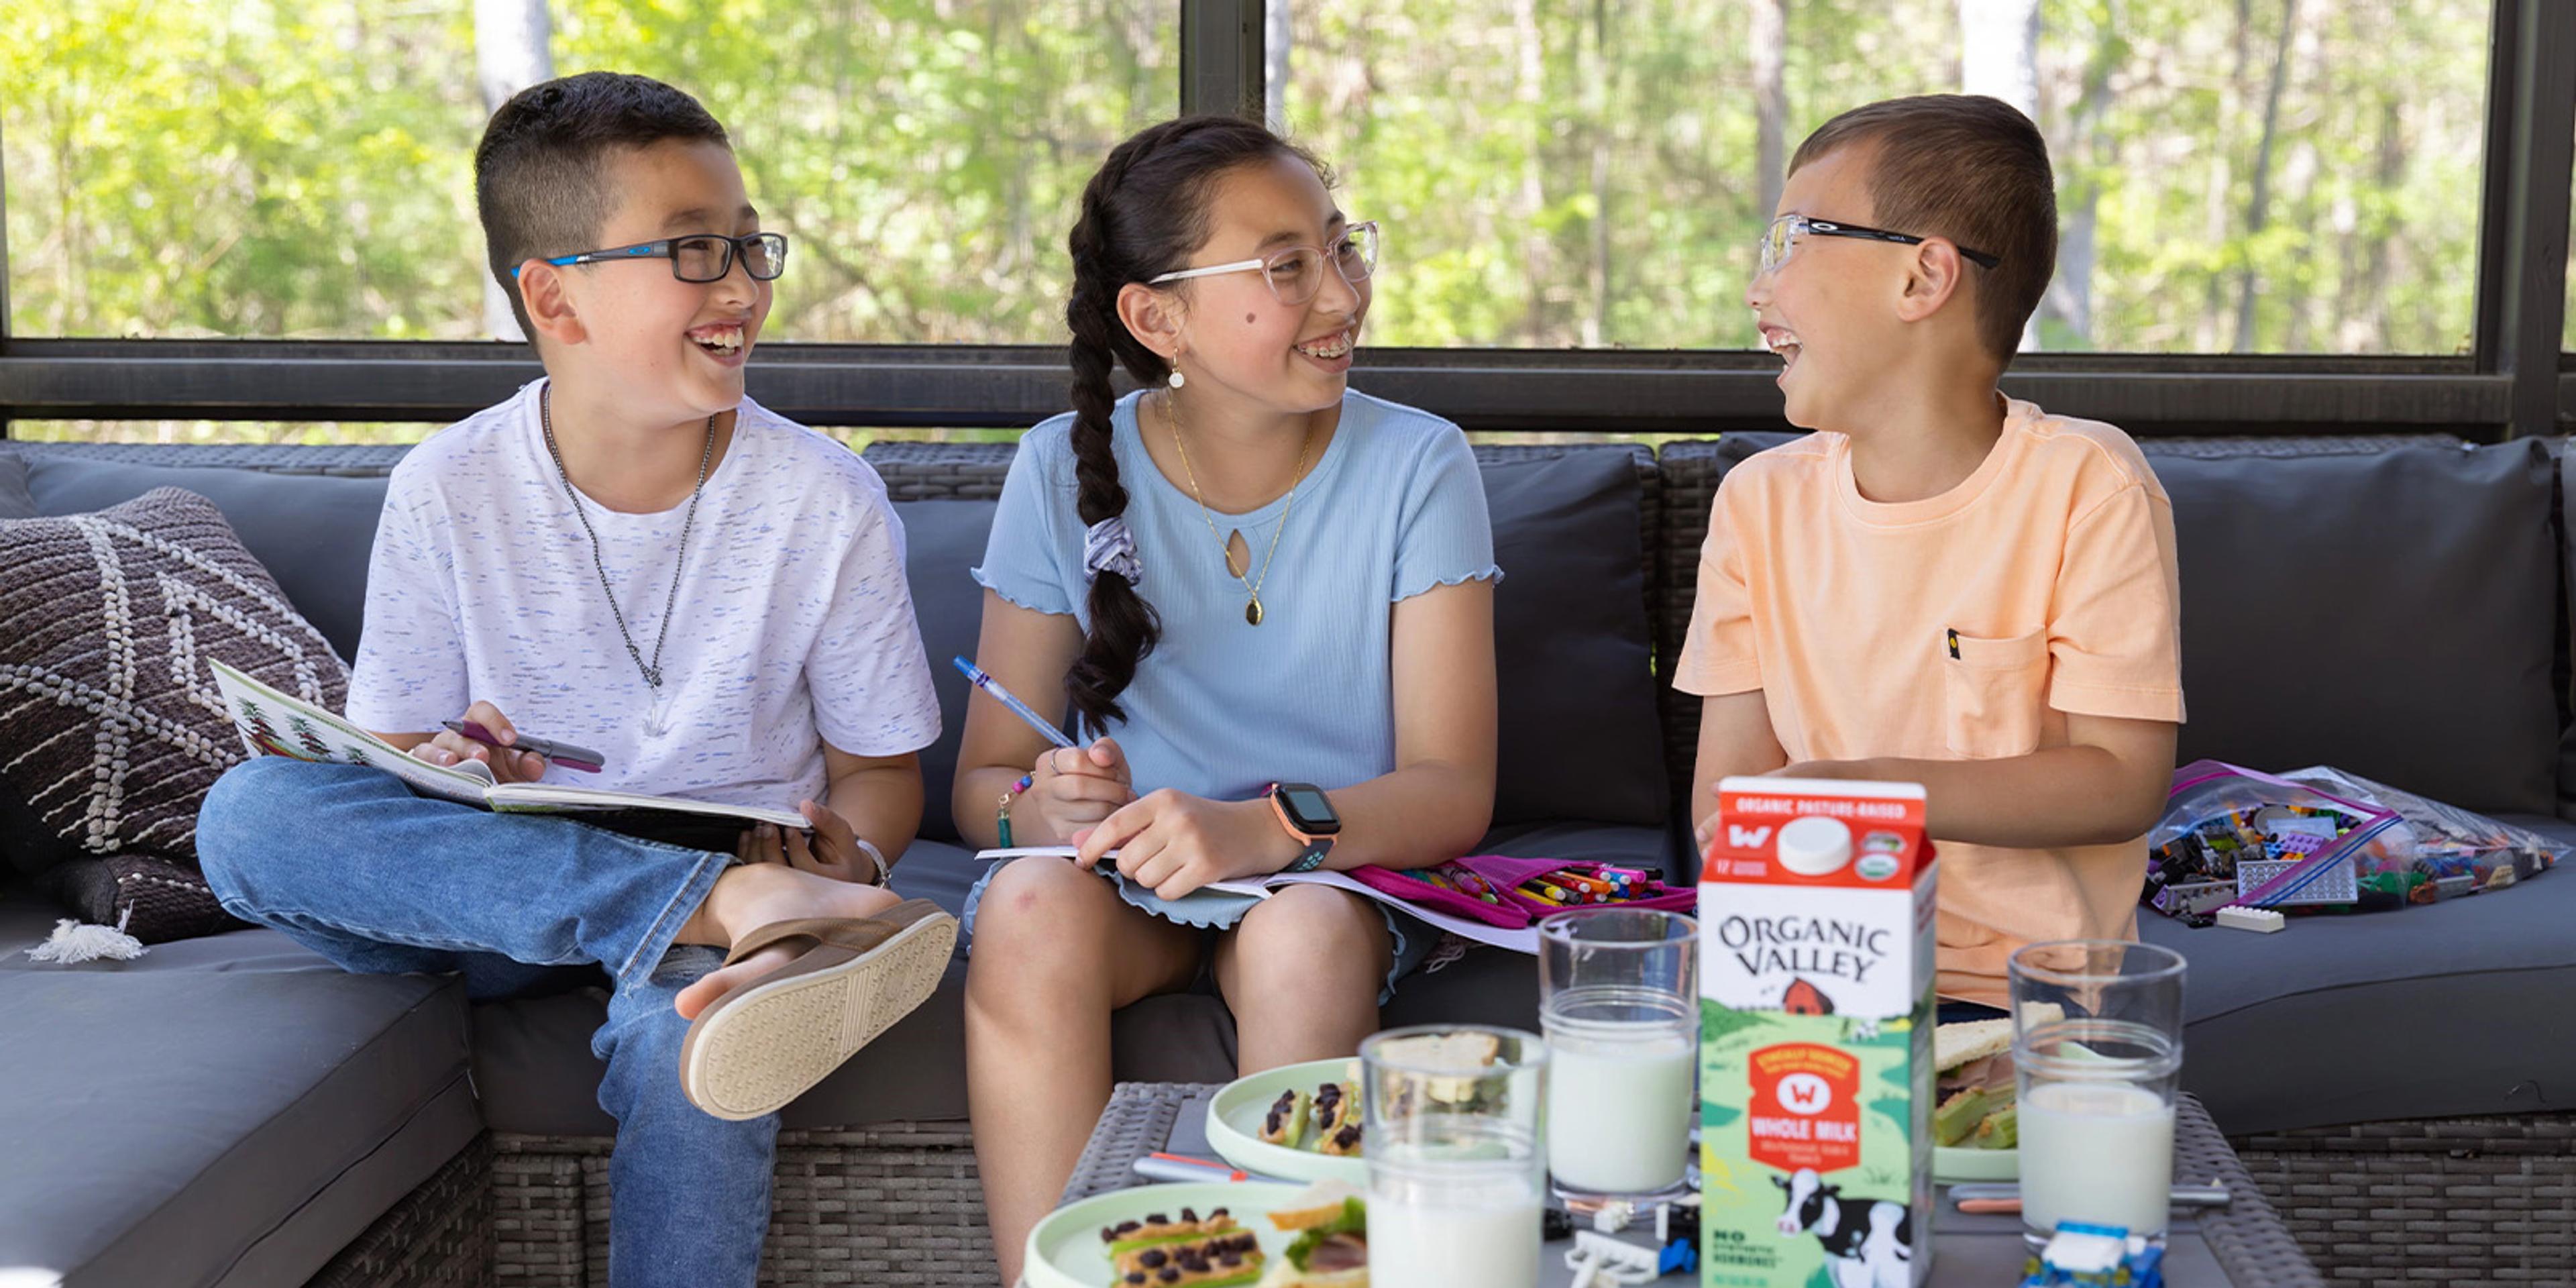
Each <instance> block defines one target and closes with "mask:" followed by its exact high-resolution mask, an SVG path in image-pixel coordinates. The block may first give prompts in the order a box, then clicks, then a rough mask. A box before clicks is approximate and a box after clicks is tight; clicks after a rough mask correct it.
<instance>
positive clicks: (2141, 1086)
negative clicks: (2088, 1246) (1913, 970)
mask: <svg viewBox="0 0 2576 1288" xmlns="http://www.w3.org/2000/svg"><path fill="white" fill-rule="evenodd" d="M2008 974H2009V976H2010V979H2011V987H2012V1000H2013V1010H2014V1032H2013V1064H2014V1085H2015V1089H2016V1093H2017V1101H2018V1106H2019V1108H2018V1113H2019V1117H2020V1128H2021V1146H2020V1152H2021V1214H2022V1232H2023V1234H2024V1236H2025V1237H2027V1238H2029V1239H2030V1240H2031V1241H2032V1242H2033V1243H2034V1244H2038V1243H2043V1242H2045V1241H2046V1240H2047V1238H2048V1236H2049V1235H2051V1234H2053V1233H2055V1232H2056V1230H2057V1227H2058V1225H2059V1224H2060V1223H2061V1222H2067V1221H2074V1222H2079V1223H2082V1224H2086V1225H2106V1226H2116V1227H2119V1228H2121V1229H2125V1230H2127V1231H2129V1232H2130V1233H2131V1234H2139V1235H2156V1234H2161V1233H2163V1232H2164V1229H2165V1226H2166V1214H2167V1212H2168V1210H2169V1208H2170V1207H2171V1199H2172V1190H2173V1136H2174V1094H2175V1089H2176V1084H2177V1083H2178V1082H2179V1081H2180V1080H2181V1074H2182V981H2183V959H2182V957H2181V955H2180V954H2177V953H2174V952H2172V951H2169V950H2167V949H2163V948H2158V947H2155V946H2154V945H2151V944H2136V943H2122V942H2119V941H2116V940H2070V941H2063V942H2057V943H2044V944H2032V945H2029V946H2028V947H2025V948H2023V949H2022V950H2020V951H2019V952H2016V953H2014V954H2013V956H2012V961H2011V964H2010V966H2009V967H2008Z"/></svg>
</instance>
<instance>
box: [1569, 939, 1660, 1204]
mask: <svg viewBox="0 0 2576 1288" xmlns="http://www.w3.org/2000/svg"><path fill="white" fill-rule="evenodd" d="M1538 937H1539V1022H1540V1026H1541V1027H1542V1028H1544V1029H1545V1030H1546V1032H1547V1052H1548V1075H1547V1121H1548V1132H1547V1167H1548V1172H1549V1174H1550V1175H1551V1176H1552V1177H1553V1179H1554V1181H1555V1184H1556V1188H1557V1192H1558V1193H1560V1194H1563V1195H1566V1196H1567V1197H1569V1198H1623V1199H1630V1200H1644V1199H1650V1198H1655V1197H1661V1196H1668V1195H1674V1194H1679V1193H1680V1192H1681V1191H1682V1190H1683V1189H1684V1180H1685V1173H1686V1172H1687V1170H1688V1167H1689V1161H1690V1127H1691V1119H1692V1117H1693V1116H1694V1115H1695V1113H1696V1111H1697V1110H1698V1108H1699V1095H1698V1091H1697V1088H1696V1087H1695V1085H1694V1079H1695V1077H1696V1075H1697V1074H1698V1072H1699V976H1698V970H1699V924H1698V923H1697V922H1695V921H1693V920H1691V919H1690V918H1689V917H1686V916H1683V915H1681V914H1679V913H1672V912H1657V911H1652V910H1647V909H1625V908H1612V909H1602V910H1600V911H1594V912H1580V913H1569V914H1565V915H1562V916H1556V917H1551V918H1549V919H1548V920H1546V921H1543V922H1540V923H1539V932H1538Z"/></svg>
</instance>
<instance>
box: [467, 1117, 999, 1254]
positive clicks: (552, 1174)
mask: <svg viewBox="0 0 2576 1288" xmlns="http://www.w3.org/2000/svg"><path fill="white" fill-rule="evenodd" d="M494 1143H495V1147H496V1155H495V1157H494V1159H493V1163H492V1177H493V1180H492V1191H493V1211H492V1228H493V1234H494V1244H495V1257H494V1269H495V1272H496V1274H495V1279H494V1282H495V1283H496V1284H498V1285H501V1288H606V1285H607V1283H608V1212H609V1193H608V1148H609V1141H608V1140H607V1138H605V1137H598V1136H518V1135H500V1136H495V1137H494ZM775 1185H776V1188H775V1189H774V1190H773V1191H772V1194H771V1197H770V1220H769V1241H768V1245H767V1247H766V1248H765V1249H764V1250H763V1252H762V1253H761V1258H760V1282H761V1283H763V1284H776V1285H805V1284H884V1285H912V1284H926V1285H938V1286H940V1288H950V1286H954V1288H991V1285H992V1284H993V1282H994V1275H995V1271H994V1262H993V1244H992V1239H991V1237H990V1236H989V1235H988V1234H987V1233H986V1231H985V1228H984V1192H983V1188H982V1184H981V1182H979V1181H978V1180H977V1179H976V1175H975V1150H974V1141H973V1138H972V1137H971V1136H970V1135H969V1134H968V1132H967V1128H966V1124H965V1123H963V1122H932V1123H883V1124H879V1125H878V1126H875V1127H872V1128H868V1129H866V1130H860V1131H785V1132H780V1133H779V1134H778V1171H777V1179H776V1182H775Z"/></svg>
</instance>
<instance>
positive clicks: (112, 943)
mask: <svg viewBox="0 0 2576 1288" xmlns="http://www.w3.org/2000/svg"><path fill="white" fill-rule="evenodd" d="M133 919H134V908H133V906H132V905H131V904H129V905H127V906H126V908H125V910H124V911H123V912H120V913H118V914H117V915H116V924H115V925H114V926H112V927H111V926H85V925H82V924H81V923H80V922H77V921H74V920H72V919H71V918H69V917H65V918H63V919H62V920H60V921H57V922H55V923H54V934H53V937H52V938H50V939H47V940H46V941H45V942H43V943H41V944H38V945H36V946H35V947H33V948H30V949H28V950H27V956H29V957H31V958H33V959H35V960H37V961H40V962H54V963H57V964H59V965H64V966H77V965H79V964H80V963H82V962H94V961H102V960H113V961H120V962H127V961H132V960H134V959H135V958H137V957H140V956H142V955H143V954H145V953H147V952H150V951H151V950H150V949H148V948H145V947H144V946H143V942H142V941H141V940H138V939H136V938H135V937H134V936H132V935H129V934H127V933H125V926H126V923H127V922H130V921H132V920H133Z"/></svg>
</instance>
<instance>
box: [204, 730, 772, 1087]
mask: <svg viewBox="0 0 2576 1288" xmlns="http://www.w3.org/2000/svg"><path fill="white" fill-rule="evenodd" d="M197 854H198V858H199V860H200V861H201V863H202V864H203V866H204V869H205V873H206V881H207V884H208V885H210V886H211V887H213V889H214V892H215V897H216V898H217V899H219V900H220V901H221V902H222V903H223V905H224V908H225V910H227V911H229V912H231V913H232V914H233V915H234V916H237V917H240V918H242V919H243V920H246V921H252V922H257V923H259V924H261V925H266V926H271V927H274V928H276V929H278V930H281V931H284V932H286V933H287V934H288V935H289V936H291V937H293V938H295V939H297V940H298V941H299V942H302V943H305V944H307V945H308V946H311V947H313V948H314V949H315V950H316V951H319V952H321V953H323V954H324V955H326V956H329V957H331V958H332V960H334V961H336V962H339V963H340V964H341V965H342V966H344V967H346V968H348V969H351V970H364V971H412V970H422V969H444V970H452V969H457V967H456V965H455V964H454V963H453V961H452V960H451V961H450V962H449V964H446V965H430V966H424V965H421V964H419V963H422V962H425V961H428V960H430V959H428V958H424V957H423V956H421V955H420V954H419V953H418V952H416V951H406V950H419V949H428V950H432V951H433V952H439V953H447V954H471V953H498V954H500V955H502V956H504V957H508V958H511V959H512V960H514V961H519V962H525V963H527V964H529V965H532V966H568V965H577V964H580V963H585V962H597V963H599V964H600V965H602V966H605V967H607V968H608V972H609V974H610V975H612V976H614V977H615V978H616V979H617V981H618V982H619V983H620V984H621V985H622V984H626V983H629V982H641V980H642V979H643V977H645V976H647V975H649V974H650V973H651V971H652V969H653V967H654V966H655V964H656V963H658V962H660V961H661V960H662V954H663V952H664V951H665V950H667V949H668V948H669V947H670V946H671V939H672V937H673V936H674V935H676V934H678V933H679V930H680V927H681V926H682V924H684V923H685V922H686V921H687V920H688V918H689V914H691V913H693V912H695V911H696V910H697V907H698V905H699V904H701V903H703V902H705V901H706V897H707V893H708V891H710V890H713V889H714V888H715V883H716V878H717V877H719V876H721V875H723V874H724V870H725V868H726V867H727V866H729V865H730V864H731V863H732V862H733V860H732V859H731V858H730V857H729V856H726V855H721V854H712V853H708V852H706V851H703V850H687V849H682V848H680V847H678V846H673V845H663V844H659V843H657V842H653V841H645V840H638V839H635V838H633V837H627V836H620V835H618V834H616V833H614V832H606V831H602V830H600V829H598V828H594V827H586V826H583V825H582V824H579V823H574V822H570V821H567V820H564V819H560V818H549V817H545V816H542V815H530V814H493V813H487V812H485V811H483V810H479V809H474V808H472V807H470V806H464V805H457V804H453V803H450V802H447V801H440V800H430V799H426V798H423V797H420V796H415V795H413V794H412V792H411V789H410V788H407V787H405V786H403V784H402V783H401V782H400V781H399V780H397V779H395V778H394V777H393V776H392V775H389V774H386V773H383V772H381V771H378V770H373V769H367V768H363V767H360V766H353V765H314V764H307V763H305V762H302V761H297V760H290V759H287V758H284V757H280V756H258V757H253V758H252V759H250V760H249V761H246V762H244V763H242V764H240V765H236V766H234V767H233V768H232V769H231V770H230V771H228V772H227V773H225V774H224V776H223V777H222V778H221V779H218V780H217V781H216V783H215V785H214V788H213V789H212V790H211V791H209V792H207V794H206V803H205V806H204V808H203V809H202V810H200V811H199V813H198V816H197ZM675 1076H676V1075H675Z"/></svg>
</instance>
